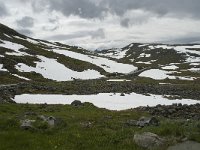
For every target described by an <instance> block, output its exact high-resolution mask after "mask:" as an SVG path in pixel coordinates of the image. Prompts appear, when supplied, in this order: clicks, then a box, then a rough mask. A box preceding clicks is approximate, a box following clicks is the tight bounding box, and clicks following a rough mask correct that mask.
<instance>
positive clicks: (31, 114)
mask: <svg viewBox="0 0 200 150" xmlns="http://www.w3.org/2000/svg"><path fill="white" fill-rule="evenodd" d="M24 115H25V116H36V115H37V114H36V113H35V112H32V111H30V112H25V113H24Z"/></svg>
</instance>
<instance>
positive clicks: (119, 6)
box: [101, 0, 200, 17]
mask: <svg viewBox="0 0 200 150" xmlns="http://www.w3.org/2000/svg"><path fill="white" fill-rule="evenodd" d="M101 5H104V6H107V7H109V8H110V10H111V11H112V12H113V13H116V14H117V15H123V14H124V13H125V12H126V11H127V10H132V9H142V10H145V11H150V12H154V13H156V14H158V15H161V16H162V15H166V14H169V13H174V14H176V15H177V16H180V15H185V14H188V15H191V16H193V17H200V13H199V6H200V1H199V0H102V2H101Z"/></svg>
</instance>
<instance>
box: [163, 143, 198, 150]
mask: <svg viewBox="0 0 200 150" xmlns="http://www.w3.org/2000/svg"><path fill="white" fill-rule="evenodd" d="M199 149H200V143H198V142H194V141H185V142H183V143H178V144H176V145H174V146H170V147H169V148H168V149H167V150H199Z"/></svg>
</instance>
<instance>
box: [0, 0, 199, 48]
mask: <svg viewBox="0 0 200 150" xmlns="http://www.w3.org/2000/svg"><path fill="white" fill-rule="evenodd" d="M0 22H1V23H3V24H5V25H7V26H9V27H12V28H14V29H16V30H17V31H18V32H20V33H23V34H25V35H28V36H31V37H34V38H39V39H45V40H52V41H59V42H63V43H66V44H70V45H78V46H82V47H84V48H87V49H97V48H112V47H123V46H125V45H127V44H129V43H133V42H164V43H192V42H200V0H7V1H6V0H0Z"/></svg>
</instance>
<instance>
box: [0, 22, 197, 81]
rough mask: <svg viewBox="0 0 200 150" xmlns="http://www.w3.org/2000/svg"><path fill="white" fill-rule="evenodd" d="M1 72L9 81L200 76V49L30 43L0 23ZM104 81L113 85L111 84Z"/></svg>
mask: <svg viewBox="0 0 200 150" xmlns="http://www.w3.org/2000/svg"><path fill="white" fill-rule="evenodd" d="M0 72H1V75H4V76H6V78H7V77H9V79H12V80H25V81H31V80H33V81H46V80H54V81H71V80H75V79H79V80H88V79H104V78H111V77H114V78H126V77H130V76H131V75H134V76H135V74H137V76H138V78H151V79H153V80H165V79H170V80H177V79H179V80H187V81H194V80H199V78H200V74H199V73H200V45H198V44H189V45H166V44H141V43H132V44H130V45H128V46H126V47H124V48H115V49H109V50H102V51H95V52H92V51H88V50H85V49H83V48H81V47H76V46H69V45H64V44H61V43H58V42H48V41H44V40H39V39H33V38H30V37H26V36H24V35H21V34H19V33H17V32H16V31H14V30H12V29H10V28H8V27H6V26H4V25H2V24H0ZM107 80H108V81H116V80H112V79H111V80H109V79H107Z"/></svg>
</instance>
